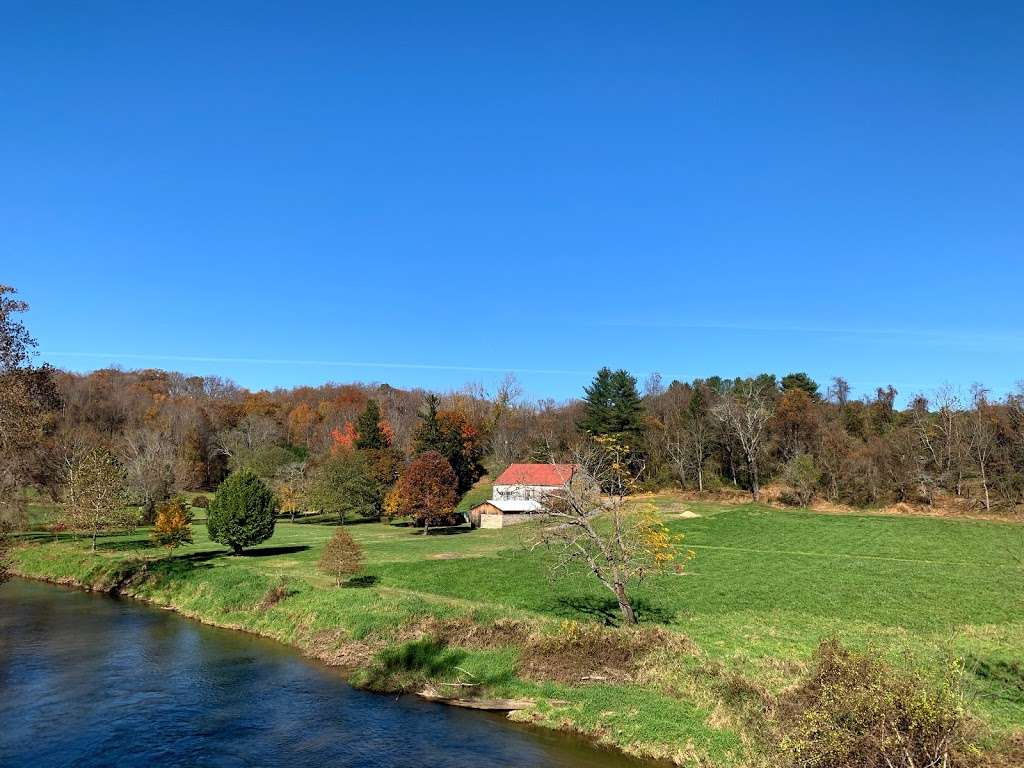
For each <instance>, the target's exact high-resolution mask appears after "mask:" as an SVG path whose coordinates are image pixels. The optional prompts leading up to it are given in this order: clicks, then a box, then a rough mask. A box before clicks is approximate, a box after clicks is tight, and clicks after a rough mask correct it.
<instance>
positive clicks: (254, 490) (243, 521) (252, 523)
mask: <svg viewBox="0 0 1024 768" xmlns="http://www.w3.org/2000/svg"><path fill="white" fill-rule="evenodd" d="M276 509H277V501H276V499H274V494H273V493H272V492H271V490H270V489H269V488H268V487H267V485H266V483H264V482H263V481H262V480H260V479H259V477H257V476H256V475H254V474H253V473H252V472H250V471H249V470H247V469H243V470H241V471H239V472H233V473H232V474H230V475H228V478H227V480H225V481H224V482H223V483H221V484H220V487H219V488H217V493H216V495H215V496H214V497H213V501H212V502H210V508H209V511H208V513H207V517H206V528H207V531H209V534H210V540H211V541H216V542H217V543H218V544H223V545H225V546H227V547H231V550H232V551H233V552H234V553H235V554H236V555H237V554H239V553H240V552H241V551H242V548H243V547H251V546H252V545H253V544H259V543H261V542H264V541H266V540H267V539H269V538H270V537H271V536H273V535H274V512H275V510H276Z"/></svg>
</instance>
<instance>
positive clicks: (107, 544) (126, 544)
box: [83, 537, 157, 552]
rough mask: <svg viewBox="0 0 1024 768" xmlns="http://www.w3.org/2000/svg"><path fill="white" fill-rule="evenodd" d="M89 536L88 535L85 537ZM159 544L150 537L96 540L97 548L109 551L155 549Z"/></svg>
mask: <svg viewBox="0 0 1024 768" xmlns="http://www.w3.org/2000/svg"><path fill="white" fill-rule="evenodd" d="M83 538H86V539H87V538H88V537H83ZM156 546H157V545H156V544H154V543H153V542H152V541H150V540H149V539H133V540H131V541H103V540H102V539H101V540H100V541H98V542H96V549H97V550H100V549H103V550H106V551H108V552H127V551H128V550H131V549H153V548H154V547H156Z"/></svg>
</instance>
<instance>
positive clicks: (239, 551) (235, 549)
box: [231, 544, 242, 555]
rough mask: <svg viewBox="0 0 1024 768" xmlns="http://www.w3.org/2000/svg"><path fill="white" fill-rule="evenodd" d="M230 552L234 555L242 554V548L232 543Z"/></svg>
mask: <svg viewBox="0 0 1024 768" xmlns="http://www.w3.org/2000/svg"><path fill="white" fill-rule="evenodd" d="M231 553H232V554H234V555H240V554H242V548H241V547H240V546H239V545H238V544H232V545H231Z"/></svg>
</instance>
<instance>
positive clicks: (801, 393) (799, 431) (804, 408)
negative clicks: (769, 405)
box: [771, 387, 821, 463]
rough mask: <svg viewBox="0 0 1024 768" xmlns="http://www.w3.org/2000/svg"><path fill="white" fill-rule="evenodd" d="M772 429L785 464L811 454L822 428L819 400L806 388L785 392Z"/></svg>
mask: <svg viewBox="0 0 1024 768" xmlns="http://www.w3.org/2000/svg"><path fill="white" fill-rule="evenodd" d="M771 428H772V432H773V433H774V434H775V437H776V439H777V441H778V446H779V453H780V454H781V459H782V461H783V462H784V463H785V462H788V461H789V460H790V459H792V458H793V457H794V456H796V455H797V454H799V453H808V452H809V451H810V450H811V449H812V447H813V446H814V443H815V441H816V440H817V436H818V430H819V429H820V428H821V411H820V409H819V408H818V404H817V401H816V400H815V399H814V397H813V396H812V395H810V394H808V392H807V390H806V389H805V388H803V387H792V388H789V389H786V390H784V391H783V393H782V395H781V396H780V397H779V399H778V401H777V402H776V404H775V410H774V413H773V414H772V421H771Z"/></svg>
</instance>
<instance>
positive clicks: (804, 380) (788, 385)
mask: <svg viewBox="0 0 1024 768" xmlns="http://www.w3.org/2000/svg"><path fill="white" fill-rule="evenodd" d="M782 389H783V390H787V389H802V390H803V391H804V392H806V393H807V394H808V395H810V396H811V397H813V398H815V399H817V398H818V397H819V393H818V382H816V381H815V380H814V379H812V378H811V377H810V376H808V375H807V374H806V373H804V372H803V371H799V372H797V373H787V374H786V375H785V376H783V377H782Z"/></svg>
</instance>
